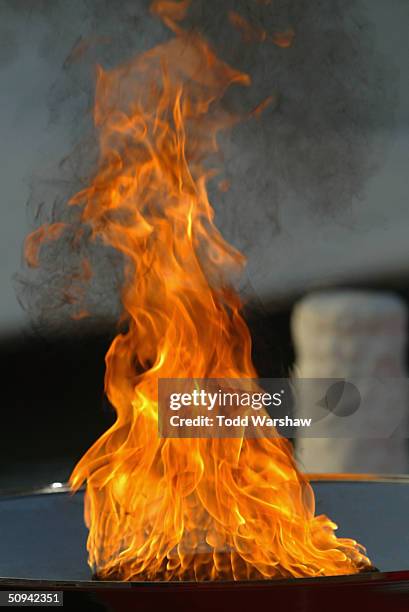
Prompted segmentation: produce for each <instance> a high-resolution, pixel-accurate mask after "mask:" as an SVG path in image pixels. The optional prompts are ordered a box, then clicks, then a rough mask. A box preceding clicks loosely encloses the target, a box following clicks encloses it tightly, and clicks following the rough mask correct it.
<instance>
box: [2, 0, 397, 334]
mask: <svg viewBox="0 0 409 612" xmlns="http://www.w3.org/2000/svg"><path fill="white" fill-rule="evenodd" d="M24 4H25V3H24V2H15V1H14V0H13V1H7V0H3V4H2V7H3V10H4V11H9V12H10V15H13V19H15V18H16V16H19V18H21V19H23V18H26V17H27V8H26V7H25V6H24ZM230 10H234V11H235V12H236V13H238V14H239V15H241V16H242V17H244V18H245V19H246V20H247V21H248V22H249V23H251V24H252V26H254V27H255V28H258V30H264V31H265V32H267V33H268V34H269V35H270V34H273V33H279V32H282V31H286V30H288V29H289V28H292V29H294V31H295V39H294V42H293V45H292V46H291V47H290V48H282V47H280V46H278V45H276V44H274V43H273V42H272V41H271V40H268V41H267V40H266V41H264V42H249V43H244V42H243V40H242V36H241V33H240V31H238V30H237V29H235V28H234V27H233V26H232V24H231V22H230V21H229V18H228V12H229V11H230ZM30 19H31V21H30V23H34V24H35V23H37V24H38V23H41V24H42V27H44V28H45V30H44V36H43V39H42V43H41V46H40V48H39V53H41V54H42V55H43V56H44V57H45V58H47V60H49V61H51V59H52V58H53V57H54V56H55V54H56V53H57V54H59V57H61V69H60V71H59V75H58V77H57V79H56V80H55V82H54V83H53V85H52V87H51V89H50V91H49V94H48V108H49V129H50V130H52V129H53V128H54V127H55V126H59V127H61V126H64V128H65V130H66V132H67V134H70V142H69V146H70V147H71V151H70V153H69V154H67V156H66V157H65V158H64V159H63V160H61V161H59V162H58V163H57V164H56V166H55V170H54V171H53V172H52V174H47V176H45V175H44V173H43V172H41V171H40V172H38V173H37V174H36V176H33V178H32V181H31V196H30V200H29V202H28V209H29V210H30V211H31V214H32V225H33V228H35V227H38V226H39V225H40V224H41V223H44V222H53V221H64V222H67V221H69V222H70V223H71V224H73V225H74V227H75V225H76V224H78V222H79V220H78V217H76V215H78V211H75V210H73V208H72V207H71V208H68V207H67V206H66V202H67V199H68V198H69V197H70V196H71V195H73V194H74V193H75V192H76V191H77V190H78V189H80V188H81V187H83V186H84V185H85V184H86V183H87V179H88V177H89V175H90V174H91V173H92V170H93V168H94V167H95V161H96V151H97V149H96V137H95V133H94V131H93V126H92V106H93V95H94V85H95V65H96V64H97V63H100V64H101V65H102V66H103V67H104V68H109V67H113V66H116V65H117V64H118V63H120V62H122V61H125V60H126V59H129V57H131V56H133V55H134V54H136V53H139V52H141V51H143V50H146V49H148V48H150V47H152V46H154V45H156V44H158V43H159V42H162V41H163V40H165V39H167V38H168V37H169V36H171V35H172V34H171V33H169V31H168V30H167V29H166V28H165V27H164V26H163V25H162V24H161V23H160V22H159V21H158V20H156V19H154V18H153V17H152V16H151V15H150V13H149V3H148V2H145V1H144V2H141V1H140V2H135V1H127V0H123V1H121V2H112V1H110V0H76V1H73V2H70V3H66V2H64V1H63V0H58V1H57V0H55V1H47V0H42V1H40V0H38V1H37V2H31V3H30ZM186 25H188V27H191V28H194V29H198V30H199V31H201V32H202V33H203V34H204V35H205V37H206V38H207V39H208V40H210V42H211V43H212V44H213V46H214V48H215V50H216V52H217V54H218V55H220V56H221V57H222V58H223V59H224V60H225V61H227V62H228V63H230V64H231V65H233V66H234V67H235V68H238V69H239V70H242V71H244V72H247V73H248V74H249V75H250V76H251V78H252V86H251V87H250V88H248V89H244V88H239V87H236V88H234V90H233V91H232V92H229V94H228V96H227V99H226V107H227V108H229V109H234V110H235V111H236V110H239V111H240V112H243V111H246V110H247V111H248V110H249V109H250V108H253V107H255V106H256V105H257V104H258V103H260V102H261V101H262V100H263V99H264V98H266V97H268V96H273V98H274V103H273V104H271V105H270V106H268V107H267V108H266V110H265V111H264V112H263V114H262V115H261V116H260V117H259V118H258V119H257V118H252V119H249V120H247V121H245V122H244V123H242V124H241V125H240V126H238V127H236V128H235V129H234V131H233V133H232V134H231V135H229V137H223V138H222V139H221V153H220V156H219V158H218V159H217V164H218V165H219V166H220V167H221V168H222V173H221V174H220V176H219V177H218V178H217V179H216V180H215V181H214V182H213V183H212V184H211V186H210V195H211V201H212V203H213V205H214V207H215V209H216V219H217V223H218V225H219V227H221V229H222V231H223V233H224V235H225V237H226V238H227V239H228V240H230V241H231V242H233V243H234V244H235V246H238V247H239V248H240V249H242V250H243V251H244V252H245V253H246V252H248V251H250V250H251V249H252V248H253V245H254V241H255V236H257V241H258V243H259V248H262V245H263V243H268V242H270V241H271V240H273V239H274V236H275V235H276V234H277V232H279V231H280V214H281V210H282V207H284V206H290V205H291V202H294V201H297V202H298V203H300V205H302V206H303V208H305V210H307V211H308V213H309V214H310V215H316V216H317V218H319V217H322V216H327V217H328V216H333V217H336V216H337V215H338V214H339V212H340V211H343V210H345V209H346V208H348V207H350V206H351V204H352V202H353V200H355V199H356V198H362V197H363V195H364V191H365V185H366V183H367V181H368V179H369V177H370V176H371V175H372V174H373V173H374V172H376V169H377V168H378V167H379V165H380V164H381V163H382V159H383V151H384V149H385V144H386V136H384V135H385V134H387V133H388V130H390V128H391V126H392V124H393V120H394V119H393V110H394V107H395V104H396V95H397V94H396V87H395V86H394V82H395V75H394V68H393V66H390V65H388V63H387V61H386V59H385V58H383V57H382V56H381V54H380V52H379V51H378V50H377V48H376V46H375V43H374V31H373V26H372V25H371V23H370V21H369V19H368V15H367V14H366V13H365V11H364V9H363V5H362V3H361V2H360V0H308V2H305V1H304V0H273V1H272V2H270V3H268V2H257V1H256V0H225V1H224V2H222V3H221V2H220V0H193V1H192V5H191V9H190V11H189V14H188V19H187V20H186V22H185V26H186ZM222 180H223V181H225V182H227V181H228V182H229V183H230V185H231V186H230V189H228V190H227V191H226V190H224V189H223V190H219V189H218V188H217V185H218V183H220V181H222ZM84 258H86V259H87V260H89V262H90V264H91V267H92V269H93V276H92V278H91V280H90V281H87V282H86V283H85V282H84V283H82V281H81V272H80V270H81V266H82V265H83V260H84ZM121 267H122V262H121V258H120V256H119V255H118V254H116V253H113V252H112V251H111V250H109V249H107V248H105V247H103V246H102V245H98V244H94V245H93V244H90V242H89V241H88V240H87V236H86V235H84V239H83V242H81V243H80V244H78V243H76V244H75V246H73V236H72V235H70V234H69V233H64V235H63V238H62V240H60V241H58V242H56V243H51V244H49V245H48V246H47V247H44V249H43V251H42V253H41V266H40V268H39V269H37V270H35V271H32V270H30V271H29V272H27V273H26V272H24V273H22V274H20V275H19V277H18V279H17V292H18V295H19V297H20V300H21V303H22V304H23V306H24V307H25V308H26V309H27V310H28V311H29V313H30V315H31V316H32V318H33V320H35V321H36V322H37V323H38V324H40V325H41V326H42V325H49V324H50V323H51V324H53V322H54V323H56V324H59V322H60V321H61V320H63V321H64V322H66V321H67V318H68V317H69V316H72V315H74V316H75V315H76V313H77V314H78V312H79V311H81V312H82V311H84V310H85V311H87V312H89V313H91V315H92V316H93V317H94V318H96V319H100V318H105V317H107V316H108V317H114V316H115V317H116V316H117V313H118V311H119V309H120V305H119V302H118V300H117V298H116V296H118V290H119V287H120V285H121ZM67 279H74V280H75V283H74V285H75V286H74V290H73V292H74V294H75V296H76V299H74V301H73V300H72V299H71V297H72V296H71V297H70V296H69V291H70V282H71V281H70V280H68V281H67ZM67 283H68V288H67ZM71 285H72V283H71ZM71 289H72V287H71ZM67 291H68V294H67ZM67 295H68V297H67ZM75 296H74V297H75Z"/></svg>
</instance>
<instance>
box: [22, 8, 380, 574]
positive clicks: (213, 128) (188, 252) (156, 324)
mask: <svg viewBox="0 0 409 612" xmlns="http://www.w3.org/2000/svg"><path fill="white" fill-rule="evenodd" d="M186 8H187V3H186V2H179V3H176V2H155V3H154V5H153V9H154V11H155V12H156V13H158V14H160V16H161V17H162V18H163V19H165V20H166V23H167V24H168V25H169V26H170V27H171V28H172V30H173V31H174V33H175V36H174V37H173V38H172V39H171V40H169V42H167V43H165V44H163V45H160V46H158V47H156V48H154V49H152V50H150V51H148V52H146V53H144V54H142V55H140V56H138V57H136V58H135V59H133V60H132V61H129V62H128V63H126V64H125V65H121V66H120V67H118V68H116V69H113V70H109V71H105V70H103V69H102V68H99V71H98V77H97V88H96V103H95V124H96V127H97V129H98V131H99V145H100V156H99V165H98V169H97V171H96V173H95V175H94V177H93V179H92V180H91V182H90V184H89V186H88V187H87V188H86V189H84V190H82V191H81V192H80V193H78V194H77V195H76V196H75V197H74V198H72V199H71V201H70V205H71V206H78V207H82V208H81V210H82V213H81V214H82V221H83V223H84V224H87V225H88V226H89V227H90V228H91V229H92V236H93V238H94V239H100V240H101V239H102V241H103V242H104V243H105V244H107V245H109V246H110V247H113V248H115V249H117V250H118V251H120V252H121V253H122V254H123V256H124V258H123V260H124V262H125V264H124V265H125V275H124V278H125V280H124V284H123V292H122V303H123V308H124V315H125V317H126V320H127V322H128V327H127V331H126V332H125V333H120V334H119V335H118V336H117V337H116V338H115V340H114V341H113V343H112V345H111V347H110V349H109V351H108V354H107V356H106V377H105V390H106V394H107V396H108V398H109V400H110V402H111V404H112V406H113V407H114V409H115V411H116V415H117V419H116V422H115V424H114V425H113V426H112V427H111V428H110V429H109V430H108V431H107V432H106V433H105V434H104V435H103V436H102V437H101V438H100V439H99V440H98V441H97V442H96V443H95V444H94V445H93V446H92V448H90V449H89V451H88V452H87V453H86V454H85V456H84V457H83V458H82V459H81V461H80V462H79V463H78V465H77V466H76V468H75V470H74V472H73V474H72V476H71V484H72V487H73V489H74V490H76V489H78V488H79V487H80V486H81V485H82V484H83V483H84V482H85V483H86V523H87V525H88V527H89V538H88V551H89V563H90V565H91V566H92V568H93V569H94V571H95V573H96V574H97V575H98V577H99V578H101V579H110V578H111V579H119V580H196V581H202V580H225V579H227V580H246V579H270V578H277V577H284V576H294V577H301V576H321V575H333V574H350V573H355V572H358V571H360V570H362V569H365V568H366V567H368V565H369V561H368V559H367V558H366V556H365V555H364V550H363V549H362V548H361V547H360V546H359V545H358V544H357V543H356V542H355V541H354V540H351V539H344V538H339V539H337V538H336V536H335V535H334V529H335V528H336V525H334V523H332V522H331V520H329V519H328V518H327V517H325V516H314V496H313V492H312V489H311V487H310V486H309V484H308V482H307V480H306V478H305V477H304V476H303V475H301V474H300V473H299V472H298V471H297V468H296V466H295V462H294V459H293V457H292V451H291V446H290V444H289V443H288V441H286V440H284V439H281V438H275V439H263V438H261V439H224V440H221V439H161V438H159V437H158V432H157V431H158V422H157V421H158V414H157V385H158V379H159V378H161V377H162V378H184V377H189V378H191V377H197V378H219V379H220V378H224V377H226V378H237V379H239V378H246V379H248V378H255V377H256V372H255V369H254V367H253V365H252V361H251V340H250V336H249V331H248V329H247V326H246V324H245V322H244V320H243V318H242V316H241V314H240V308H241V304H240V299H239V297H238V295H237V294H236V292H235V291H234V290H233V289H232V288H231V287H230V286H229V283H228V279H229V277H230V274H231V273H232V272H234V271H235V270H236V269H237V268H239V267H241V266H242V264H243V256H242V255H241V254H240V253H239V252H237V251H236V250H235V249H234V248H233V247H232V246H230V245H229V244H227V243H226V242H225V240H224V239H223V237H222V236H221V234H220V233H219V231H218V230H217V228H216V227H215V225H214V212H213V209H212V206H211V204H210V203H209V200H208V195H207V189H206V184H207V181H208V179H209V178H210V177H212V176H213V174H214V173H213V172H212V171H211V170H210V169H209V167H208V166H206V159H208V156H209V155H210V154H212V153H214V152H216V151H217V133H218V132H219V131H220V130H221V129H223V128H226V127H228V126H230V125H232V124H233V123H234V122H236V121H237V117H233V116H232V114H231V113H228V112H227V111H223V106H222V104H221V101H222V98H223V96H224V93H225V91H226V89H227V88H228V87H229V86H231V85H232V84H241V85H246V84H248V83H249V78H248V77H247V76H246V75H244V74H242V73H240V72H238V71H236V70H234V69H232V68H231V67H230V66H228V65H227V64H225V63H224V62H222V61H221V60H220V59H218V58H217V57H216V55H215V54H214V52H213V51H212V50H211V48H210V47H209V45H208V44H207V43H206V41H205V40H204V39H203V38H202V37H201V36H200V35H199V34H197V33H195V34H192V33H186V32H185V31H184V30H182V29H181V27H180V25H179V23H178V22H179V21H180V20H181V19H182V18H183V16H184V12H185V10H186ZM61 231H62V229H61V227H60V225H59V224H57V225H56V226H55V227H54V226H49V227H48V228H46V229H44V228H42V230H41V231H37V232H35V233H34V234H33V235H32V236H31V237H30V238H29V240H28V243H27V253H28V254H29V257H30V260H31V263H35V260H36V257H37V255H38V248H39V246H40V243H41V242H43V241H44V240H45V239H58V236H59V235H60V233H61Z"/></svg>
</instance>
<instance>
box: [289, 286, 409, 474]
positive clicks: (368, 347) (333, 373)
mask: <svg viewBox="0 0 409 612" xmlns="http://www.w3.org/2000/svg"><path fill="white" fill-rule="evenodd" d="M292 334H293V340H294V344H295V351H296V363H295V367H294V378H295V379H297V378H306V379H313V378H343V379H345V380H348V379H349V378H350V379H357V378H358V379H363V380H369V379H371V378H373V379H396V380H397V381H398V380H400V381H401V383H402V379H403V378H405V377H406V376H407V374H406V365H405V345H406V307H405V304H404V303H403V302H402V300H401V299H400V298H399V297H398V296H395V295H393V294H389V293H380V292H369V291H355V290H333V291H325V292H324V291H322V292H316V293H312V294H310V295H308V296H307V297H305V298H304V299H302V300H301V301H300V302H299V303H298V304H297V305H296V306H295V308H294V311H293V316H292ZM295 384H297V383H296V381H295ZM389 389H390V393H389ZM359 391H360V393H361V396H362V400H363V401H362V404H361V405H362V406H364V408H363V411H364V412H363V413H362V414H361V415H360V418H361V419H362V418H363V419H364V421H362V420H361V421H360V422H361V423H362V427H363V428H364V427H365V426H366V424H367V425H368V426H370V425H373V424H374V423H376V425H377V427H378V428H379V427H380V426H381V427H380V428H379V431H381V430H382V431H384V432H385V437H381V436H380V437H379V438H375V439H374V438H365V437H362V438H359V437H358V436H359V434H358V435H356V436H355V437H348V438H347V437H345V438H334V436H333V431H331V430H330V428H331V419H327V420H325V419H324V420H322V422H321V423H320V431H321V433H322V432H323V431H324V435H326V434H325V427H327V428H328V437H321V438H306V437H299V438H298V439H297V441H296V456H297V458H298V461H299V466H300V468H301V470H303V471H306V472H344V473H348V472H355V473H359V472H360V473H366V472H367V473H378V474H380V473H385V474H386V473H406V472H408V471H409V469H408V468H409V461H408V450H407V448H408V441H407V439H406V438H404V437H403V435H402V436H399V435H398V436H397V437H394V438H390V437H388V436H389V432H390V430H391V426H393V424H394V423H398V422H405V419H406V415H407V413H408V410H409V404H408V397H407V385H406V383H403V384H396V385H394V384H392V383H391V384H390V385H389V386H388V394H387V399H388V401H385V395H383V394H377V391H376V385H371V384H370V383H369V384H367V385H365V384H363V388H360V389H359ZM310 407H311V398H308V397H305V396H304V397H303V396H301V397H300V398H299V400H298V402H297V407H296V411H297V416H306V413H307V412H308V411H309V409H310ZM383 425H384V427H383ZM392 428H393V427H392Z"/></svg>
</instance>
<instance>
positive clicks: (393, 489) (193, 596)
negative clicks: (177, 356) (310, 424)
mask: <svg viewBox="0 0 409 612" xmlns="http://www.w3.org/2000/svg"><path fill="white" fill-rule="evenodd" d="M312 485H313V488H314V490H315V494H316V502H317V513H325V514H328V515H329V516H330V517H331V518H332V519H333V520H334V521H335V522H336V523H338V525H339V531H338V534H339V535H340V536H347V537H352V538H354V539H356V540H358V541H359V542H361V543H363V544H364V545H365V546H366V547H367V551H368V555H369V557H370V558H371V560H372V562H373V563H374V565H376V566H377V567H378V568H379V570H380V572H379V573H371V574H360V575H356V576H347V577H329V578H309V579H288V580H276V581H264V582H239V583H230V582H229V583H220V582H219V583H210V582H209V583H173V582H172V583H158V582H155V583H101V582H92V581H91V571H90V569H89V567H88V566H87V562H86V537H87V531H86V528H85V526H84V521H83V493H78V494H76V495H70V494H69V493H68V489H67V487H66V486H65V485H63V486H61V487H59V488H55V487H53V486H50V487H46V488H44V489H41V490H37V491H34V492H31V493H27V492H25V493H20V494H15V495H9V496H7V497H6V496H3V497H1V498H0V542H1V549H0V576H3V578H2V579H0V588H6V587H7V588H29V589H35V588H42V589H46V588H47V589H52V588H57V587H58V586H60V588H64V590H65V591H67V593H71V596H72V597H74V596H75V594H78V593H79V592H81V593H82V594H83V595H84V594H86V593H88V594H91V593H93V597H94V603H95V602H96V601H97V600H98V601H99V604H100V605H102V606H104V605H106V604H107V602H108V601H110V606H111V607H112V606H113V605H114V603H115V602H116V601H118V598H119V599H120V600H121V608H120V609H127V606H128V605H129V606H131V604H132V607H130V608H129V609H134V606H135V604H136V602H137V603H138V609H141V610H145V609H146V610H148V609H156V607H157V606H159V605H161V606H162V605H166V606H167V607H168V609H170V610H173V609H175V610H176V609H177V610H179V611H181V610H188V609H189V612H191V611H192V610H194V609H198V610H201V609H203V610H204V609H206V610H210V609H214V610H215V609H220V610H221V609H223V610H226V609H230V607H231V606H234V607H233V608H232V609H235V610H237V611H238V610H244V609H248V608H249V607H254V605H258V604H260V605H263V607H265V606H266V605H267V604H268V605H267V609H271V610H275V609H277V608H276V605H275V604H274V605H273V602H278V601H283V602H285V605H287V606H288V604H289V603H290V602H293V603H294V605H297V606H298V608H291V607H289V608H288V609H289V610H291V609H297V610H309V609H317V606H318V605H321V604H322V602H324V600H325V601H327V600H326V599H325V598H327V597H328V598H329V599H328V605H331V606H332V609H341V608H338V607H336V606H340V605H341V601H343V599H344V598H347V599H348V598H352V600H353V601H354V602H355V604H356V603H357V601H358V600H360V598H361V596H362V595H365V598H366V599H365V603H366V604H367V603H368V601H369V600H368V599H367V598H368V597H369V596H371V597H372V596H373V597H374V600H373V603H372V604H371V605H372V609H396V610H401V609H402V610H409V599H406V598H407V597H409V595H408V594H409V525H408V520H407V517H408V516H409V478H408V477H405V476H401V477H399V476H398V477H381V476H376V477H375V476H357V475H351V476H345V475H342V476H340V475H334V476H315V477H313V480H312ZM336 593H338V595H336ZM371 594H372V595H371ZM95 597H97V599H95ZM384 597H386V598H387V600H386V599H385V602H386V601H387V605H388V606H390V605H391V601H390V598H391V597H392V598H393V606H394V608H390V607H387V608H377V607H376V606H379V605H381V604H382V605H383V603H382V602H383V598H384ZM98 598H99V599H98ZM101 598H102V599H101ZM317 598H318V599H317ZM402 598H403V599H402ZM401 599H402V602H403V604H402V605H405V607H402V608H400V607H399V606H400V600H401ZM104 602H105V603H104ZM132 602H133V603H132ZM99 604H98V605H99ZM344 604H345V606H347V601H345V602H344ZM145 605H146V606H149V607H146V608H145V607H144V606H145ZM283 605H284V604H283ZM291 605H292V604H291ZM385 605H386V603H385ZM140 606H142V607H140ZM300 606H301V607H300ZM334 606H335V607H334ZM374 606H375V608H374ZM114 607H115V606H114ZM349 607H350V609H352V610H354V609H355V607H352V608H351V606H349ZM101 609H105V608H101ZM115 609H116V608H115Z"/></svg>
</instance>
